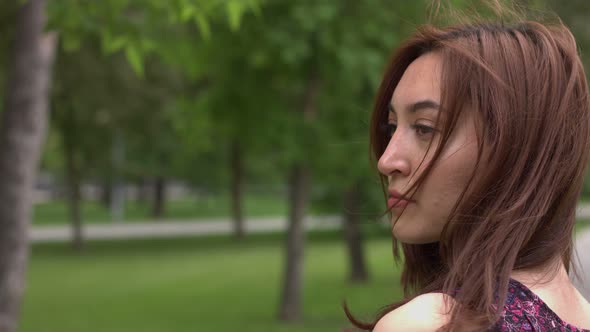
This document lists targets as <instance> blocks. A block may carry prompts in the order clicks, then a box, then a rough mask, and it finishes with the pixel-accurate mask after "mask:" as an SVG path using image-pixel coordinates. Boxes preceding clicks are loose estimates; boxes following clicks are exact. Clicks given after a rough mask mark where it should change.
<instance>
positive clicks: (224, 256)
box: [0, 0, 590, 332]
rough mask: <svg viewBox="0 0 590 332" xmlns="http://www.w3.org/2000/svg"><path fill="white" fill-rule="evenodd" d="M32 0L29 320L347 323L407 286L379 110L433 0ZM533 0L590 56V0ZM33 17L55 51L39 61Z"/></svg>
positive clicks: (1, 78)
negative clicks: (43, 84) (399, 58)
mask: <svg viewBox="0 0 590 332" xmlns="http://www.w3.org/2000/svg"><path fill="white" fill-rule="evenodd" d="M25 2H27V1H16V0H14V1H13V0H10V1H2V2H1V3H0V101H1V103H0V112H1V113H0V114H2V117H3V121H4V127H2V128H3V129H2V130H5V131H6V130H7V129H5V128H11V126H12V122H11V121H19V119H18V117H14V116H12V117H11V116H8V114H11V112H13V113H14V110H13V109H15V104H14V103H12V102H10V101H11V100H14V98H12V97H11V95H15V94H16V95H18V91H20V90H19V87H20V88H22V87H23V86H24V87H27V86H29V85H31V84H32V83H31V82H36V81H37V80H40V81H43V80H46V81H47V82H48V89H49V90H48V91H49V93H48V95H47V96H46V97H45V98H44V99H43V98H40V99H36V100H37V101H38V102H39V103H42V104H43V103H44V104H43V105H45V107H46V110H47V112H48V116H47V118H42V119H41V120H39V121H42V122H43V123H45V125H46V128H47V129H46V132H44V131H43V130H38V133H37V134H35V133H33V131H34V130H35V129H34V128H29V129H30V130H29V131H28V132H29V133H30V134H35V135H37V136H36V137H38V140H39V142H40V144H41V145H40V150H39V153H38V154H39V158H38V159H39V162H38V166H37V164H35V161H34V160H35V158H32V159H31V160H32V161H31V162H28V163H29V164H31V163H32V164H31V165H32V166H30V167H34V169H35V170H38V171H36V173H35V177H34V178H35V180H34V183H33V184H34V191H33V192H32V193H31V194H30V195H24V196H23V197H25V196H26V197H25V199H24V204H25V205H26V204H28V205H30V206H32V211H33V214H32V216H31V218H30V221H29V219H28V218H21V219H19V220H18V223H21V224H23V223H24V224H28V223H29V222H30V228H29V231H28V235H27V236H24V237H21V238H20V239H18V241H20V242H21V243H25V244H26V245H28V246H29V247H30V248H31V251H30V256H29V260H28V268H27V272H26V274H25V275H24V278H25V282H26V291H25V292H24V295H23V296H22V305H21V306H20V308H21V310H20V316H18V318H16V319H17V320H18V324H19V330H20V331H31V332H32V331H45V332H53V331H60V332H78V331H88V332H90V331H142V332H149V331H285V332H286V331H328V330H330V331H333V330H338V329H341V328H343V327H346V326H348V325H349V324H348V323H347V320H346V318H345V316H344V314H343V311H342V309H341V303H342V300H345V299H346V300H347V301H348V304H349V306H350V308H351V310H352V311H353V312H355V313H356V314H357V315H358V318H361V319H371V318H372V317H373V315H374V314H375V313H376V311H377V310H378V309H379V308H380V307H382V306H383V305H386V304H388V303H390V302H393V301H395V300H398V299H400V298H401V296H402V291H401V289H400V286H399V282H398V280H399V274H400V270H399V267H397V266H395V265H394V264H393V259H392V254H391V242H390V233H389V230H388V226H387V223H384V222H382V220H381V213H382V212H383V211H384V209H385V206H384V205H385V204H384V200H383V194H382V192H381V189H380V181H379V178H378V177H377V173H376V171H375V170H374V168H373V166H372V165H371V163H370V160H369V151H368V123H369V115H370V112H371V107H372V98H373V96H374V94H375V92H376V89H377V87H378V84H379V82H380V79H381V74H382V73H383V70H384V66H385V63H386V62H387V59H388V57H389V56H390V53H391V51H392V50H393V49H394V48H395V47H396V46H397V45H398V43H399V42H400V41H402V40H403V39H404V38H405V37H406V36H408V35H409V34H410V33H411V32H412V31H413V29H414V28H415V27H416V26H417V25H419V24H422V23H424V22H425V20H426V17H427V3H428V1H425V0H416V1H401V0H363V1H357V0H321V1H315V0H296V1H295V0H291V1H287V0H167V1H161V0H103V1H81V0H59V1H56V0H33V2H34V3H38V4H39V5H40V6H41V5H44V6H41V7H39V8H41V9H40V10H38V11H37V13H38V15H32V16H30V18H31V19H29V20H26V19H24V17H26V15H25V14H23V12H26V11H31V10H32V9H31V8H32V7H34V6H33V5H32V4H31V3H27V4H26V5H23V3H25ZM520 2H521V3H522V4H523V5H528V6H531V7H533V8H544V9H551V10H553V11H555V12H557V13H558V14H559V15H560V16H561V18H562V19H563V20H564V21H565V22H566V23H567V24H568V25H569V26H570V27H571V29H572V30H573V32H574V34H575V35H576V37H577V40H578V42H579V47H580V49H581V52H582V56H583V57H584V61H585V63H588V60H589V58H588V57H587V52H586V50H587V49H588V47H589V46H590V29H589V26H588V22H589V19H590V3H589V2H588V1H587V0H568V1H558V0H536V1H533V0H530V1H526V0H521V1H520ZM453 3H455V5H456V6H458V7H462V6H466V4H465V3H466V1H453ZM44 20H46V23H47V24H46V25H43V22H45V21H44ZM35 22H36V23H35ZM39 22H41V23H39ZM35 24H37V26H45V32H40V33H41V38H45V37H48V35H49V34H51V36H52V38H50V39H42V42H43V43H47V42H49V43H52V44H53V45H52V47H49V48H48V49H50V50H52V51H51V54H50V56H48V57H47V59H50V60H49V61H46V62H43V63H41V65H38V66H33V64H32V65H31V66H32V68H35V70H33V71H30V72H29V76H28V79H29V81H27V80H24V81H23V80H19V74H18V73H19V70H18V68H20V67H19V65H18V64H19V63H20V64H21V67H22V61H21V62H19V59H21V60H22V59H24V58H23V57H25V56H27V55H26V54H25V53H22V54H21V53H19V52H20V51H22V50H23V47H20V48H19V47H18V45H21V46H22V45H23V43H24V44H26V43H27V42H30V43H33V44H34V43H35V42H36V39H31V38H33V37H31V36H32V35H31V34H30V33H27V31H28V30H27V27H29V26H34V25H35ZM39 24H41V25H39ZM27 38H29V39H30V40H29V39H27ZM42 56H43V54H41V58H43V57H42ZM45 56H47V54H45ZM27 59H28V58H27ZM25 69H26V68H25ZM23 82H25V83H23ZM27 82H28V83H27ZM19 84H20V85H19ZM27 84H29V85H27ZM32 85H34V84H32ZM32 85H31V86H32ZM15 91H16V92H15ZM41 95H42V94H41ZM11 98H12V99H11ZM42 104H36V105H42ZM20 106H22V107H27V106H26V105H25V106H23V105H20ZM16 108H18V107H16ZM15 123H16V122H15ZM41 127H42V126H41ZM27 128H28V127H27ZM23 137H24V136H23ZM21 139H23V140H24V138H21ZM0 147H2V148H3V149H4V150H2V149H0V158H4V159H7V158H8V160H9V163H8V164H11V162H12V159H10V158H12V157H10V156H12V155H10V154H9V152H10V151H9V150H10V149H9V148H7V145H0ZM2 155H4V157H2ZM4 159H3V160H4ZM14 162H15V164H14V165H15V167H16V166H18V165H20V164H18V162H21V161H20V159H19V160H16V159H15V161H14ZM27 165H28V164H27ZM19 167H20V166H19ZM31 169H33V168H31ZM3 186H5V187H10V184H9V183H8V182H3ZM15 188H16V187H15ZM8 189H11V188H8ZM17 189H18V188H16V189H14V190H17ZM0 197H5V196H2V195H0ZM589 201H590V183H588V184H587V185H586V186H585V189H584V194H583V197H582V198H581V202H580V204H581V205H580V206H581V207H580V210H579V211H580V213H579V216H580V219H579V222H578V225H577V232H578V233H579V234H583V232H584V228H585V227H587V226H588V225H590V222H588V221H587V218H590V209H586V208H587V206H586V205H585V204H586V203H585V202H589ZM2 211H4V210H2V209H0V218H9V217H7V216H5V215H2V213H3V212H2ZM5 224H7V223H2V224H1V225H3V226H2V227H4V225H5ZM5 227H12V226H5ZM587 229H589V230H590V228H587ZM7 230H8V231H7ZM7 230H5V229H3V230H2V232H9V231H10V229H8V228H7ZM589 246H590V244H589ZM588 250H590V249H588ZM586 252H587V251H586ZM580 254H581V255H583V254H584V253H582V252H581V253H580ZM589 269H590V267H589ZM15 305H17V304H15ZM0 310H2V308H1V307H0Z"/></svg>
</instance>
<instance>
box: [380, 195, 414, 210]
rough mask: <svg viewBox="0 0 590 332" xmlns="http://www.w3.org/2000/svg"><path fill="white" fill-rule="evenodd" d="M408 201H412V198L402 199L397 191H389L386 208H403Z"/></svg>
mask: <svg viewBox="0 0 590 332" xmlns="http://www.w3.org/2000/svg"><path fill="white" fill-rule="evenodd" d="M410 203H414V200H406V199H402V195H401V194H400V193H399V192H398V191H395V190H390V191H389V198H388V199H387V208H388V209H395V208H404V207H406V206H408V204H410Z"/></svg>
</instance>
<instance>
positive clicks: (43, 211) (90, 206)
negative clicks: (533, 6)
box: [33, 195, 313, 225]
mask: <svg viewBox="0 0 590 332" xmlns="http://www.w3.org/2000/svg"><path fill="white" fill-rule="evenodd" d="M286 203H287V202H286V199H285V198H283V197H280V196H261V195H248V196H245V198H244V213H245V214H246V216H249V217H263V216H277V215H286V211H287V204H286ZM230 206H231V204H230V200H229V196H227V195H220V196H212V197H205V198H200V199H181V200H171V201H168V202H166V210H165V215H164V216H163V218H165V219H202V218H218V217H229V215H230ZM150 212H151V211H150V206H149V205H148V204H140V203H138V202H136V201H127V203H126V205H125V216H124V218H125V221H129V222H134V221H145V220H150V219H152V217H151V215H150ZM312 212H313V211H312ZM82 217H83V220H84V223H109V222H112V221H111V215H110V212H109V210H108V209H107V208H105V207H104V206H103V205H102V204H100V203H99V202H90V201H85V202H83V204H82ZM68 220H69V216H68V208H67V205H66V202H65V201H52V202H48V203H39V204H36V205H35V206H34V217H33V224H34V225H59V224H67V223H68Z"/></svg>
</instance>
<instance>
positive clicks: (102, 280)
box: [20, 232, 401, 332]
mask: <svg viewBox="0 0 590 332" xmlns="http://www.w3.org/2000/svg"><path fill="white" fill-rule="evenodd" d="M390 248H391V246H390V240H389V238H388V237H380V238H379V237H375V236H373V237H372V238H371V239H370V240H369V241H367V258H368V259H369V265H370V272H371V282H370V283H368V284H365V285H357V286H353V285H350V284H349V283H348V282H347V281H346V273H347V256H346V251H345V250H346V248H345V247H344V243H343V241H342V239H341V235H340V234H338V233H335V232H324V233H313V234H311V235H310V237H309V239H308V246H307V248H306V257H305V275H304V284H305V288H304V292H303V303H304V319H303V321H302V322H301V323H299V324H294V325H292V324H284V323H279V322H277V320H276V313H277V307H278V300H279V295H280V294H279V290H280V281H281V277H282V270H283V264H282V260H283V239H282V236H281V235H259V236H253V237H250V238H249V239H247V240H245V241H243V242H236V241H233V240H232V239H230V238H227V237H214V238H199V239H196V238H182V239H168V240H135V241H110V242H90V243H89V244H88V246H87V247H86V250H85V251H84V252H83V253H81V254H76V253H73V252H72V251H71V250H70V249H69V248H68V246H67V245H56V244H52V245H49V244H45V245H36V246H34V247H33V251H32V256H31V261H30V267H29V271H28V289H27V291H26V294H25V297H24V302H23V312H22V321H21V329H20V331H25V332H26V331H31V332H33V331H35V332H58V331H59V332H79V331H84V332H92V331H109V332H116V331H121V332H123V331H125V332H129V331H142V332H151V331H175V332H181V331H257V332H258V331H265V332H266V331H281V332H290V331H293V332H295V331H298V332H305V331H338V330H339V329H340V328H342V327H345V326H348V324H347V321H346V319H345V316H344V314H343V312H342V309H341V307H340V303H341V301H342V299H343V298H347V299H348V301H349V304H350V306H351V308H352V310H353V311H354V312H356V313H358V314H359V317H361V318H370V317H372V315H373V314H374V313H375V312H376V310H377V309H378V308H379V307H380V306H382V305H384V304H387V303H389V302H391V301H394V300H396V299H399V298H400V297H401V291H400V289H399V285H398V280H399V272H398V270H397V269H396V268H394V267H393V263H392V259H391V250H390Z"/></svg>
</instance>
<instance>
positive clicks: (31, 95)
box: [0, 0, 57, 332]
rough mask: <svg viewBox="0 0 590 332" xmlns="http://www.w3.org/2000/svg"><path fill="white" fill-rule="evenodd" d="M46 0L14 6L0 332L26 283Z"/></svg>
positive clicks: (48, 45)
mask: <svg viewBox="0 0 590 332" xmlns="http://www.w3.org/2000/svg"><path fill="white" fill-rule="evenodd" d="M45 20H46V18H45V1H43V0H31V1H28V2H26V4H25V5H22V6H21V8H19V12H18V16H17V18H16V22H17V24H16V30H15V33H16V35H15V38H14V40H15V42H14V49H13V50H12V54H11V62H10V63H9V65H8V68H9V69H10V74H9V76H8V80H7V82H6V86H7V91H6V94H5V97H6V99H5V101H6V104H5V108H4V111H3V113H2V127H1V131H0V183H1V184H2V185H1V186H0V331H3V332H13V331H16V329H17V322H18V318H19V313H20V305H21V298H22V295H23V292H24V288H25V273H26V265H27V258H28V252H29V249H28V243H27V231H28V227H29V224H30V219H31V208H32V207H31V204H32V189H33V186H34V182H35V177H36V173H37V167H38V164H39V156H40V152H41V145H42V144H43V141H44V139H45V134H46V130H47V121H48V120H47V119H48V107H49V106H48V99H49V84H50V81H51V77H50V76H51V75H50V70H51V67H52V63H53V57H54V53H55V44H56V39H57V36H56V35H55V34H51V33H44V32H43V29H44V26H45Z"/></svg>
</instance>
